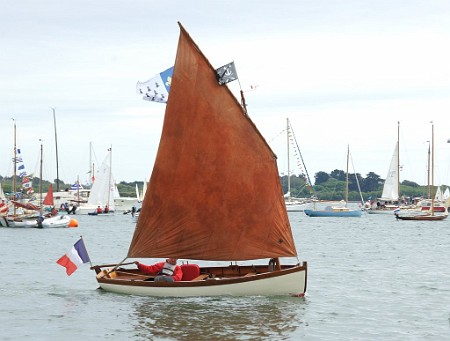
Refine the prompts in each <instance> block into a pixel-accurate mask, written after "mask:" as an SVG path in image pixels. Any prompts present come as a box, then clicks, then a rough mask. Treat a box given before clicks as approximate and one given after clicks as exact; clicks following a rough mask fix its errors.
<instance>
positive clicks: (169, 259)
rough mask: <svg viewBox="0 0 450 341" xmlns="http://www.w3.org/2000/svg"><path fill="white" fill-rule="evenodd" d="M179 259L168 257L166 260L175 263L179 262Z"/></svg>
mask: <svg viewBox="0 0 450 341" xmlns="http://www.w3.org/2000/svg"><path fill="white" fill-rule="evenodd" d="M177 260H178V259H176V258H167V259H166V262H167V263H169V264H172V265H175V264H177Z"/></svg>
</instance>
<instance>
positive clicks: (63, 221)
mask: <svg viewBox="0 0 450 341" xmlns="http://www.w3.org/2000/svg"><path fill="white" fill-rule="evenodd" d="M70 220H71V219H70V217H69V216H68V215H58V216H55V217H50V218H45V219H44V221H43V222H42V228H47V227H69V223H70ZM0 226H2V227H18V228H26V227H36V228H38V227H39V228H40V227H41V226H38V223H37V217H35V218H30V219H22V220H20V221H19V220H12V219H7V218H6V217H0Z"/></svg>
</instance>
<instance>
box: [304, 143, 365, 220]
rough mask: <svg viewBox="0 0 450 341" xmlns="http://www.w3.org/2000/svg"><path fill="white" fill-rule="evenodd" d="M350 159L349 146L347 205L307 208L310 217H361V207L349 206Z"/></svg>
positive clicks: (346, 182)
mask: <svg viewBox="0 0 450 341" xmlns="http://www.w3.org/2000/svg"><path fill="white" fill-rule="evenodd" d="M349 161H350V147H348V146H347V171H346V181H345V205H344V206H327V207H325V209H321V210H316V209H315V208H313V209H305V214H306V215H307V216H309V217H361V215H362V211H361V209H350V208H349V207H348V167H349Z"/></svg>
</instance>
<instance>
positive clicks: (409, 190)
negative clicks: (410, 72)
mask: <svg viewBox="0 0 450 341" xmlns="http://www.w3.org/2000/svg"><path fill="white" fill-rule="evenodd" d="M356 178H358V181H356ZM348 179H349V185H348V187H349V194H348V195H349V200H350V201H360V200H361V196H360V194H359V190H358V183H359V186H360V189H361V193H362V196H363V199H364V200H367V199H368V198H373V199H375V198H377V197H380V196H381V192H382V190H383V184H384V179H381V178H380V176H379V175H377V174H375V173H374V172H370V173H368V174H367V176H366V177H365V178H363V177H362V176H361V174H359V173H353V174H349V177H348ZM12 180H13V179H12V177H2V176H0V183H1V185H2V189H3V191H4V192H5V193H12V187H13V184H12V183H13V181H12ZM280 181H281V185H282V188H283V193H286V192H287V190H288V177H287V175H283V176H281V177H280ZM290 182H291V195H292V196H294V197H300V198H309V197H311V196H315V197H317V198H318V199H321V200H342V199H345V182H346V172H345V171H343V170H338V169H335V170H334V171H332V172H331V173H326V172H322V171H321V172H317V173H316V174H315V175H314V185H313V186H312V188H311V187H310V186H309V185H308V184H307V182H306V181H305V179H304V176H296V175H291V179H290ZM17 183H18V184H19V183H20V181H19V179H18V181H17ZM50 184H51V183H50V182H49V181H45V180H44V181H42V191H43V192H47V191H48V187H49V186H50ZM136 184H137V186H138V188H139V189H140V190H142V187H143V181H133V182H125V181H121V182H120V183H118V184H117V188H118V190H119V193H120V195H121V196H123V197H135V196H136ZM52 185H53V191H56V179H55V180H53V183H52ZM71 185H72V184H71V183H69V184H66V183H64V182H63V181H61V180H59V190H60V191H64V190H69V189H70V187H71ZM32 186H33V190H34V195H36V194H37V193H39V179H38V178H34V179H33V180H32ZM23 193H24V196H27V195H26V193H25V191H23ZM400 193H401V195H402V196H407V197H421V196H422V197H427V193H428V188H427V186H419V185H418V184H417V183H415V182H413V181H408V180H404V181H403V182H402V183H401V185H400Z"/></svg>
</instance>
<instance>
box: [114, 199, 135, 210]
mask: <svg viewBox="0 0 450 341" xmlns="http://www.w3.org/2000/svg"><path fill="white" fill-rule="evenodd" d="M136 203H137V199H136V198H114V206H115V211H117V212H127V211H131V208H132V207H133V206H134V205H135V204H136Z"/></svg>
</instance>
